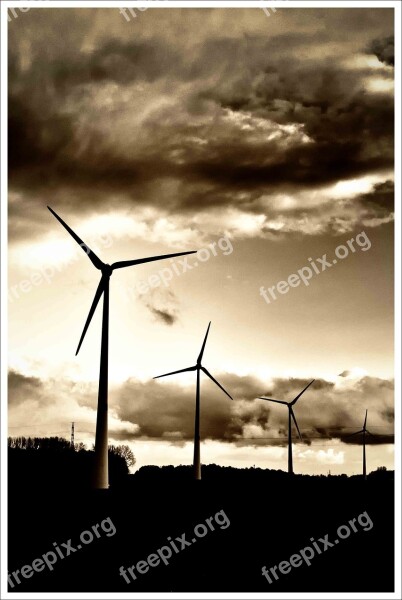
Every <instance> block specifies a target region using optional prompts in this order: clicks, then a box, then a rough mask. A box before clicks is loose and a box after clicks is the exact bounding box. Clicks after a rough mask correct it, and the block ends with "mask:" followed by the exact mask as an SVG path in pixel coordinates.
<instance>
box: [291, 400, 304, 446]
mask: <svg viewBox="0 0 402 600" xmlns="http://www.w3.org/2000/svg"><path fill="white" fill-rule="evenodd" d="M289 410H290V414H291V415H292V419H293V421H294V424H295V425H296V429H297V433H298V434H299V438H300V439H301V441H303V438H302V434H301V433H300V429H299V426H298V424H297V421H296V417H295V413H294V412H293V408H292V407H291V406H289Z"/></svg>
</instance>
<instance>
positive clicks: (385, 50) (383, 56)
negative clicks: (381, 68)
mask: <svg viewBox="0 0 402 600" xmlns="http://www.w3.org/2000/svg"><path fill="white" fill-rule="evenodd" d="M368 52H372V53H373V54H375V55H376V57H377V58H378V60H380V61H381V62H383V63H385V64H386V65H391V66H392V67H393V66H394V64H395V50H394V36H389V37H386V38H382V39H377V40H374V41H373V42H372V43H371V44H370V46H369V47H368Z"/></svg>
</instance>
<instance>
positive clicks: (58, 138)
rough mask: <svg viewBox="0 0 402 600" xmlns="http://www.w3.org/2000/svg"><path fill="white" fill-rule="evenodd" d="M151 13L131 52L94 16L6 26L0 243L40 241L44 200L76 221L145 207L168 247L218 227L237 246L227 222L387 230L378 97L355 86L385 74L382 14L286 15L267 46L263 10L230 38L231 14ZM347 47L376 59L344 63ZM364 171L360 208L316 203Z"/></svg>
mask: <svg viewBox="0 0 402 600" xmlns="http://www.w3.org/2000/svg"><path fill="white" fill-rule="evenodd" d="M162 12H164V14H163V16H161V11H147V13H146V14H144V15H142V17H144V18H143V24H144V26H143V27H141V28H139V29H137V30H136V39H135V41H133V40H132V38H131V37H130V36H128V34H127V23H126V22H125V21H124V19H121V22H117V21H116V22H113V23H114V24H113V32H112V31H111V32H110V33H108V28H107V27H105V23H106V22H109V20H110V14H111V13H110V10H109V11H102V10H101V9H98V10H97V11H96V13H90V12H88V11H86V12H85V13H82V14H80V19H77V17H76V14H77V13H76V11H74V10H72V9H70V10H69V11H63V13H60V12H57V11H53V12H52V9H50V10H49V11H45V12H43V14H42V15H41V16H40V17H39V15H38V13H37V11H34V10H32V11H30V13H28V14H26V15H24V23H25V24H24V25H22V26H21V27H18V28H13V29H12V31H11V33H10V83H9V93H10V104H9V140H10V149H9V150H10V154H9V159H10V160H9V166H10V188H11V191H12V193H13V196H12V201H11V202H10V239H11V240H14V239H16V237H14V236H18V235H19V236H21V235H24V236H26V237H32V236H39V235H41V234H42V232H43V218H42V216H41V215H42V212H41V211H42V209H43V205H44V202H45V201H46V200H47V199H49V198H52V199H53V198H55V197H57V201H58V207H59V209H60V210H61V211H62V212H66V213H67V212H68V214H70V215H71V214H78V212H79V213H80V215H81V218H82V219H84V218H85V217H86V216H88V217H90V216H91V215H93V214H95V213H98V214H99V213H105V212H108V211H113V212H114V213H124V214H130V212H131V211H132V210H133V208H135V209H137V208H142V209H143V208H147V209H149V210H150V211H151V212H152V214H153V219H154V220H158V218H165V219H167V220H168V221H169V222H170V223H171V224H172V231H173V233H174V234H175V239H174V240H173V243H175V242H177V241H178V240H180V236H181V235H182V233H183V232H184V231H185V232H187V228H188V227H190V229H191V230H192V231H194V235H197V234H198V235H199V234H202V235H205V234H211V233H214V234H216V233H220V232H217V231H216V228H217V224H218V223H219V226H220V227H221V223H222V222H224V223H228V232H229V233H231V234H232V235H233V236H238V237H242V236H243V237H247V236H249V235H250V233H249V232H248V231H247V228H242V227H239V226H236V224H235V223H238V222H242V221H244V222H248V221H249V220H253V223H254V224H255V227H254V228H253V231H252V235H253V236H254V235H259V236H261V237H267V238H270V239H275V238H276V237H281V236H283V235H289V234H294V233H300V234H304V235H317V234H322V233H327V234H339V233H344V232H345V231H349V230H352V229H353V228H355V227H357V226H358V225H359V224H361V223H365V224H366V223H369V224H371V226H373V227H374V226H376V227H377V226H379V225H381V224H383V223H386V222H389V221H390V220H392V208H391V198H392V189H391V186H392V183H391V182H390V176H389V173H390V172H392V169H393V160H394V157H393V97H392V94H391V93H378V92H376V91H375V90H376V88H375V86H374V88H373V87H370V85H368V83H369V82H370V81H371V80H372V78H373V76H374V75H375V77H376V78H377V80H378V78H380V79H381V78H382V79H383V80H384V81H389V80H390V78H391V77H392V73H390V67H389V66H388V65H390V64H391V50H390V49H391V40H390V38H389V37H388V36H387V35H382V34H383V30H384V29H386V23H388V13H386V12H384V13H381V14H383V17H384V19H383V21H382V22H381V19H380V18H379V17H377V19H376V22H373V20H372V17H371V16H370V15H369V12H370V11H368V10H362V11H359V10H358V11H356V13H359V19H358V20H356V18H357V17H356V15H353V19H352V18H351V12H350V11H349V13H347V12H346V13H345V12H344V11H341V13H339V14H337V13H336V11H334V10H331V9H328V10H322V11H318V12H317V13H315V16H314V17H311V18H310V20H309V21H308V22H307V21H306V14H305V13H304V12H303V11H300V10H293V9H289V10H286V11H283V13H282V14H281V17H280V18H281V19H282V26H281V28H280V29H279V30H277V29H275V27H276V25H275V24H274V25H273V27H274V29H273V30H272V29H271V30H270V34H269V35H267V32H266V31H265V29H264V30H263V29H262V23H263V21H262V20H261V19H263V18H264V15H263V13H262V11H244V10H242V11H241V16H242V18H243V21H242V22H243V26H242V27H243V31H242V30H241V28H240V27H239V23H238V20H237V19H236V17H237V16H238V15H240V12H236V11H235V10H233V9H231V12H230V11H217V10H215V11H213V10H212V11H208V10H203V11H201V12H200V11H199V10H198V9H197V10H193V11H192V12H191V16H192V19H187V20H186V23H187V29H186V31H185V32H184V31H183V30H182V27H181V23H182V21H181V18H182V16H183V13H182V12H181V11H177V10H169V11H167V10H165V11H162ZM258 12H261V15H259V17H260V18H258V16H257V13H258ZM189 13H190V11H189V10H187V12H186V13H185V14H186V17H187V16H188V14H189ZM95 14H96V23H97V27H95V25H94V24H93V19H92V18H90V17H91V15H95ZM117 16H119V15H118V11H116V18H117ZM63 17H64V18H65V19H67V21H66V22H68V23H70V25H69V26H68V27H64V28H63V33H61V34H60V36H61V39H62V40H63V41H62V42H61V41H60V42H59V41H58V40H57V41H56V39H55V37H54V31H55V30H58V29H60V27H59V19H61V18H63ZM355 17H356V18H355ZM161 19H162V21H161ZM78 20H79V21H80V23H79V25H77V21H78ZM340 21H342V27H340V26H339V25H340ZM229 22H230V23H232V24H233V28H232V29H230V28H228V27H227V23H229ZM287 22H288V24H289V27H288V28H287V29H286V28H285V27H284V25H283V23H287ZM161 23H163V25H164V27H163V35H161V27H160V26H161ZM323 23H325V24H326V27H323ZM346 23H347V24H348V25H346ZM73 24H74V27H73V26H72V25H73ZM218 24H219V26H218ZM225 25H226V26H225ZM38 27H40V30H41V36H40V38H39V36H37V28H38ZM270 27H271V24H270ZM278 27H279V26H278ZM178 30H180V32H181V34H180V36H178V35H177V32H178ZM223 30H227V32H228V33H227V34H224V33H223ZM376 30H377V34H376V35H375V31H376ZM246 31H247V33H246ZM351 31H353V40H354V42H353V47H352V46H350V44H351V42H350V39H349V38H350V32H351ZM229 32H231V34H230V35H229ZM89 34H90V35H89ZM89 38H91V41H90V44H89V46H90V49H88V48H86V43H87V42H88V43H89V41H88V40H89ZM356 47H358V49H359V51H360V53H364V48H365V49H366V50H365V51H366V52H367V56H368V57H369V56H370V55H372V53H373V52H374V53H375V54H376V56H378V57H379V59H380V60H381V61H382V62H381V63H379V65H376V66H370V62H368V63H364V62H363V63H361V64H360V63H358V64H357V65H355V66H354V68H350V66H348V64H347V63H346V62H345V61H346V59H347V58H348V57H350V55H351V53H352V54H353V53H356ZM363 55H364V54H363ZM211 56H213V57H214V60H211ZM359 56H360V55H359ZM373 174H375V175H376V176H377V177H378V178H380V181H379V182H378V187H377V188H376V189H375V190H373V191H372V192H370V194H366V196H371V197H362V199H361V201H358V202H356V201H355V198H354V195H351V196H350V197H349V198H346V199H345V198H342V199H340V198H336V197H333V198H329V197H328V191H329V190H330V188H331V186H334V185H335V184H336V183H337V182H339V181H348V180H358V179H359V178H360V179H362V178H364V177H366V176H368V175H373ZM308 195H314V197H315V204H314V206H309V207H306V206H305V205H304V198H305V197H306V196H308ZM363 195H364V194H363ZM283 197H286V198H290V199H291V202H292V203H293V208H288V209H287V210H284V209H283V206H282V207H281V204H280V202H278V198H279V199H280V198H283ZM27 206H29V211H27V210H26V207H27ZM28 214H29V219H28V216H27V215H28ZM233 214H235V215H236V218H235V219H234V217H233ZM205 215H206V217H205ZM172 231H170V243H172Z"/></svg>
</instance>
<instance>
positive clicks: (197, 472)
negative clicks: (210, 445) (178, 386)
mask: <svg viewBox="0 0 402 600" xmlns="http://www.w3.org/2000/svg"><path fill="white" fill-rule="evenodd" d="M210 327H211V322H209V325H208V329H207V332H206V334H205V338H204V341H203V344H202V347H201V352H200V354H199V356H198V358H197V363H196V364H195V365H194V367H188V368H187V369H180V370H179V371H172V372H171V373H165V374H164V375H158V376H157V377H154V379H160V378H161V377H168V376H169V375H176V373H186V372H187V371H196V372H197V387H196V395H195V423H194V460H193V466H194V477H195V479H198V480H200V479H201V455H200V371H203V373H205V375H207V376H208V377H209V378H210V379H211V380H212V381H213V382H214V383H215V384H216V385H217V386H218V387H219V388H220V389H221V390H222V391H223V392H224V393H225V394H226V396H229V398H230V399H231V400H233V398H232V396H231V395H230V394H229V393H228V392H227V391H226V390H225V388H223V387H222V386H221V384H220V383H219V382H218V381H216V379H215V378H214V377H212V375H211V373H210V372H209V371H207V369H206V368H205V367H203V366H202V364H201V361H202V357H203V355H204V350H205V344H206V343H207V337H208V333H209V328H210Z"/></svg>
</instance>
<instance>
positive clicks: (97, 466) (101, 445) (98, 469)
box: [48, 206, 196, 489]
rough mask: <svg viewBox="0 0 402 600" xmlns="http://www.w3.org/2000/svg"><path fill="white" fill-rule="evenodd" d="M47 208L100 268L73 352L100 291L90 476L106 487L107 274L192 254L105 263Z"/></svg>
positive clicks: (95, 483) (90, 316) (107, 481)
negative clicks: (98, 343)
mask: <svg viewBox="0 0 402 600" xmlns="http://www.w3.org/2000/svg"><path fill="white" fill-rule="evenodd" d="M48 209H49V210H50V212H51V213H52V215H53V216H55V217H56V219H57V220H58V221H59V223H61V224H62V225H63V227H64V228H65V229H66V230H67V231H68V233H69V234H70V235H71V237H72V238H74V240H75V241H76V242H77V244H78V245H79V246H81V248H82V249H83V250H84V252H85V254H87V256H88V258H89V260H90V261H91V262H92V264H93V265H94V267H95V268H96V269H98V270H99V271H101V273H102V275H101V279H100V282H99V285H98V288H97V290H96V292H95V297H94V299H93V302H92V306H91V308H90V310H89V314H88V317H87V320H86V323H85V326H84V329H83V332H82V335H81V338H80V341H79V344H78V348H77V351H76V353H75V355H76V356H77V354H78V352H79V350H80V348H81V344H82V342H83V340H84V337H85V334H86V332H87V329H88V327H89V324H90V322H91V319H92V317H93V315H94V312H95V309H96V307H97V305H98V303H99V300H100V299H101V297H102V295H103V316H102V342H101V355H100V369H99V390H98V410H97V417H96V434H95V462H94V478H93V482H92V484H93V487H94V488H96V489H107V488H108V487H109V469H108V363H109V283H110V276H111V275H112V273H113V271H114V270H115V269H123V268H124V267H132V266H134V265H141V264H143V263H147V262H152V261H155V260H164V259H165V258H173V257H175V256H184V255H185V254H194V252H196V251H193V252H178V253H175V254H165V255H162V256H151V257H148V258H139V259H136V260H124V261H120V262H115V263H113V264H112V265H108V264H106V263H104V262H102V261H101V260H100V258H98V257H97V256H96V254H95V253H94V252H93V251H92V250H91V249H90V248H89V246H87V244H84V242H83V241H82V240H81V239H80V238H79V237H78V235H77V234H76V233H74V231H73V230H72V229H71V228H70V227H69V226H68V225H67V224H66V223H65V222H64V221H63V219H61V218H60V217H59V215H57V214H56V213H55V212H54V210H52V209H51V208H50V206H48Z"/></svg>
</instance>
